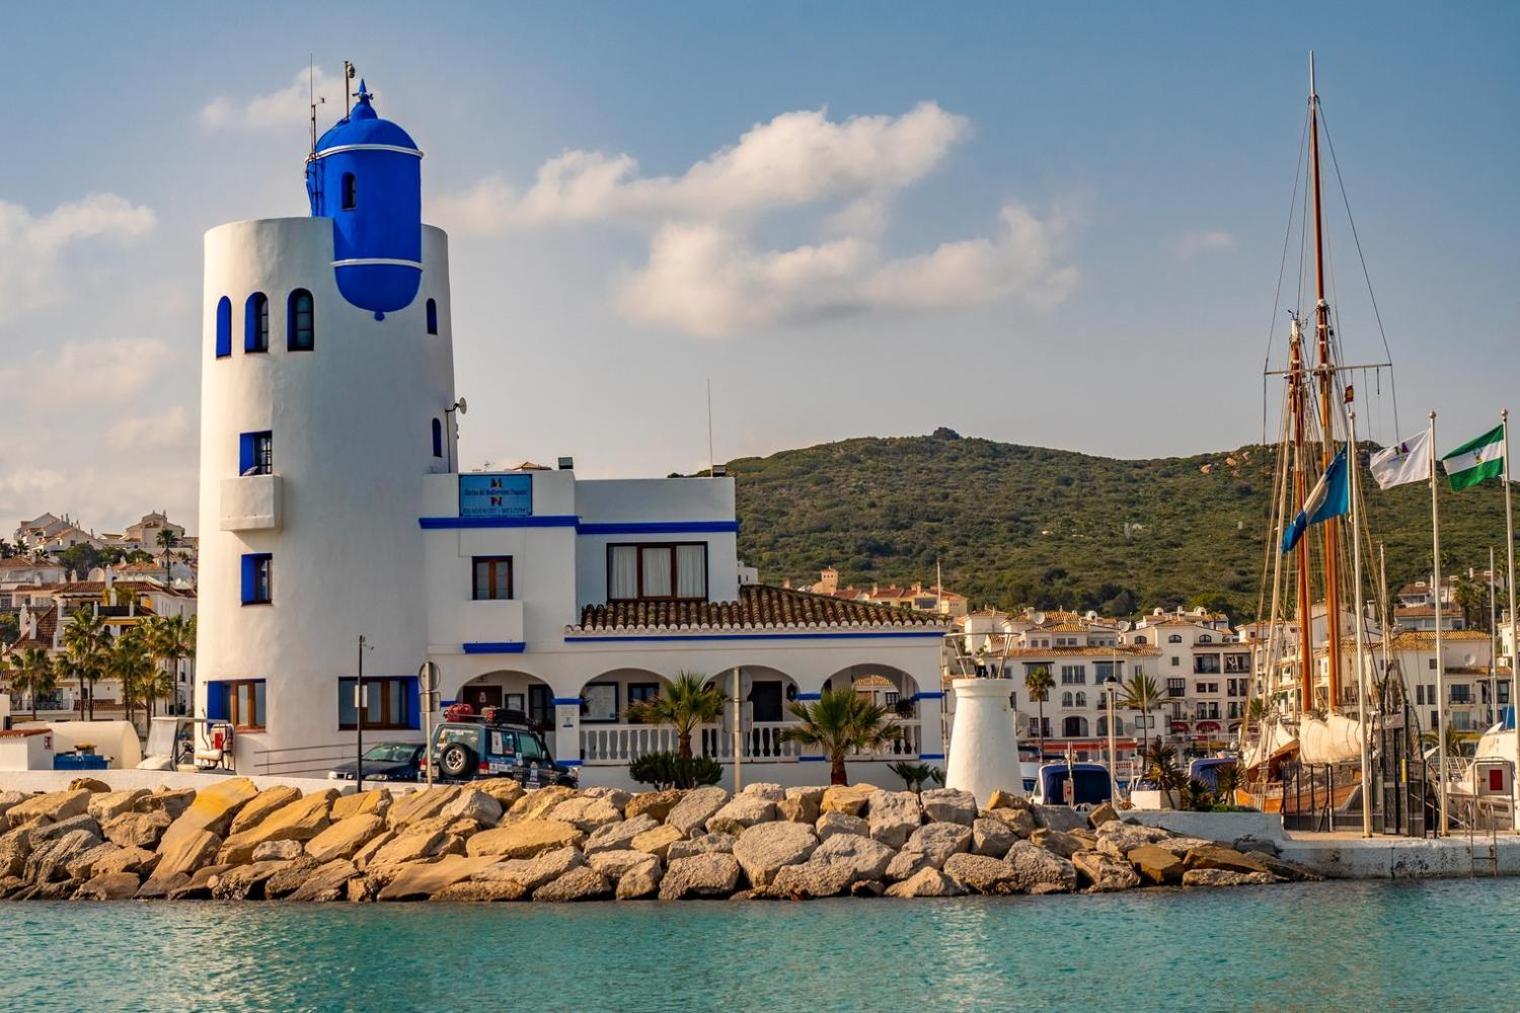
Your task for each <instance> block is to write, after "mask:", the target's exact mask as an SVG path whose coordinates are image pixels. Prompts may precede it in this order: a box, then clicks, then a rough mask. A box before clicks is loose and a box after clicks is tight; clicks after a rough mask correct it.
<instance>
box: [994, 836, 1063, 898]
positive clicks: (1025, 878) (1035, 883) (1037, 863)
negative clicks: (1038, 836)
mask: <svg viewBox="0 0 1520 1013" xmlns="http://www.w3.org/2000/svg"><path fill="white" fill-rule="evenodd" d="M1003 860H1004V861H1005V862H1007V863H1008V865H1009V866H1010V867H1012V868H1013V870H1014V874H1015V877H1016V880H1017V883H1018V888H1019V890H1021V891H1022V892H1024V893H1032V892H1034V891H1035V889H1036V887H1040V888H1042V890H1041V892H1052V891H1066V890H1073V889H1075V888H1076V885H1077V870H1076V868H1075V867H1073V865H1072V864H1071V861H1070V860H1069V859H1066V858H1062V857H1060V856H1059V855H1053V854H1051V853H1050V852H1048V851H1046V850H1045V849H1044V848H1041V847H1037V846H1036V845H1033V844H1031V843H1029V842H1028V841H1018V842H1016V843H1015V844H1014V845H1013V847H1011V848H1009V849H1008V855H1007V857H1006V858H1004V859H1003Z"/></svg>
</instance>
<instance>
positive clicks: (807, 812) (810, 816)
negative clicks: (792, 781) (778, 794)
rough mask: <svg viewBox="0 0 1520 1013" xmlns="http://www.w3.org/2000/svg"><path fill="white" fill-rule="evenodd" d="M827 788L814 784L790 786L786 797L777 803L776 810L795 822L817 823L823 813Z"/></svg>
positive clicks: (785, 818) (786, 818) (782, 816)
mask: <svg viewBox="0 0 1520 1013" xmlns="http://www.w3.org/2000/svg"><path fill="white" fill-rule="evenodd" d="M827 790H828V789H826V788H823V787H821V786H814V785H810V786H805V787H801V788H788V789H787V790H786V797H785V798H783V799H782V800H781V801H780V802H777V803H776V811H777V813H778V814H779V815H780V817H781V818H782V819H784V820H790V821H791V822H793V823H809V824H812V823H817V822H818V817H819V816H821V815H823V793H824V792H825V791H827Z"/></svg>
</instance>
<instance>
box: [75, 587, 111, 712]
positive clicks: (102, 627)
mask: <svg viewBox="0 0 1520 1013" xmlns="http://www.w3.org/2000/svg"><path fill="white" fill-rule="evenodd" d="M110 642H111V631H110V630H108V629H107V628H106V624H105V620H104V619H102V618H101V617H100V616H99V615H98V614H97V613H96V612H95V611H94V610H93V609H91V608H88V607H85V608H80V609H79V610H78V611H76V612H75V613H74V615H73V617H72V621H71V622H70V623H69V624H68V627H67V628H66V629H65V630H64V631H63V646H64V651H65V652H66V653H67V655H68V659H69V667H70V668H71V669H72V670H73V675H74V678H75V679H77V680H78V682H79V693H80V701H79V711H80V717H84V694H85V685H86V684H88V685H89V698H90V711H89V716H90V719H91V720H94V718H95V683H96V681H97V680H98V679H99V678H100V677H101V675H102V674H103V670H104V667H105V652H106V649H107V648H108V647H109V645H110Z"/></svg>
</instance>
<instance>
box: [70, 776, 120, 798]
mask: <svg viewBox="0 0 1520 1013" xmlns="http://www.w3.org/2000/svg"><path fill="white" fill-rule="evenodd" d="M78 789H83V790H84V791H89V792H95V793H96V794H100V793H103V792H108V791H110V790H111V786H110V785H109V784H106V783H105V782H104V781H102V780H101V779H100V778H98V777H76V778H74V780H72V781H70V782H69V791H75V790H78Z"/></svg>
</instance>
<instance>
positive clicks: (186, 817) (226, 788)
mask: <svg viewBox="0 0 1520 1013" xmlns="http://www.w3.org/2000/svg"><path fill="white" fill-rule="evenodd" d="M258 793H259V789H258V788H256V787H254V784H253V782H252V781H250V780H248V778H246V777H230V778H227V779H226V780H219V781H217V782H216V783H215V784H213V785H211V787H209V788H202V789H201V790H200V791H198V792H196V793H195V801H193V802H191V803H190V805H189V806H187V807H186V808H185V811H184V812H182V813H180V814H179V818H178V819H176V820H175V821H174V822H173V823H172V824H170V826H169V829H168V831H167V832H165V834H164V837H165V838H166V839H167V838H170V837H173V836H176V835H178V834H181V833H186V832H188V831H191V830H205V831H208V832H210V833H213V834H217V835H218V836H220V835H221V834H225V833H226V832H227V830H228V828H229V827H231V826H232V820H233V818H234V817H236V816H237V814H238V811H239V810H240V809H242V808H243V806H245V805H247V804H248V802H249V801H250V800H251V799H253V797H254V796H255V795H257V794H258Z"/></svg>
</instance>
